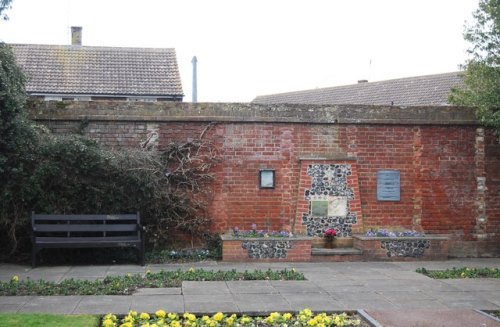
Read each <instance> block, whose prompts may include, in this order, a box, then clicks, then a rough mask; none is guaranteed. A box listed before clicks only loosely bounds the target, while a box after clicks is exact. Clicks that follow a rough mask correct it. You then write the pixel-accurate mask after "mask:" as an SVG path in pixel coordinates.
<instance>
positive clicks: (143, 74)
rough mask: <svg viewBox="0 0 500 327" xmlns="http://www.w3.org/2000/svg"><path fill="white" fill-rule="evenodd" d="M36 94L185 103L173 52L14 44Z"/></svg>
mask: <svg viewBox="0 0 500 327" xmlns="http://www.w3.org/2000/svg"><path fill="white" fill-rule="evenodd" d="M11 46H12V49H13V51H14V54H15V56H16V60H17V62H18V64H19V65H20V66H21V67H22V68H23V70H24V71H25V73H26V74H27V75H28V82H27V85H26V90H27V92H28V93H29V94H32V95H47V94H71V95H89V96H92V95H97V96H132V97H133V96H139V97H140V96H155V97H162V98H163V97H164V98H172V99H176V100H182V97H183V95H184V94H183V92H182V84H181V79H180V75H179V69H178V67H177V59H176V55H175V49H171V48H166V49H157V48H117V47H90V46H79V45H77V46H75V45H38V44H11Z"/></svg>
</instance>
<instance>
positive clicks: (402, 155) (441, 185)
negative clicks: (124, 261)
mask: <svg viewBox="0 0 500 327" xmlns="http://www.w3.org/2000/svg"><path fill="white" fill-rule="evenodd" d="M32 108H34V110H33V112H32V117H33V118H34V119H36V120H38V121H40V122H42V123H44V124H46V125H47V126H48V127H49V128H50V129H52V130H53V131H54V132H56V133H66V132H73V131H75V130H82V131H83V133H85V134H86V135H88V136H90V137H93V138H95V139H98V140H99V141H101V142H102V143H103V144H105V145H107V146H110V147H139V146H140V145H141V144H144V142H145V141H146V140H152V141H151V142H152V144H154V146H155V147H156V148H158V149H161V148H164V147H165V146H166V145H167V144H168V143H169V142H170V141H172V140H180V141H188V140H191V139H195V138H198V137H199V136H200V135H203V137H204V138H206V139H209V140H211V141H212V142H213V143H214V144H215V145H216V146H217V147H218V149H219V150H220V153H221V157H222V161H221V163H220V165H219V166H218V167H217V168H216V169H215V171H214V172H215V173H216V179H215V181H214V183H213V201H212V203H211V206H210V213H211V215H212V217H213V230H214V231H227V230H228V229H229V228H233V227H235V226H238V227H239V228H240V229H249V228H250V226H251V224H253V223H255V224H257V226H258V228H259V229H266V228H269V229H272V230H279V229H283V228H284V229H288V228H296V230H298V231H304V226H302V225H301V221H300V219H299V218H297V217H299V216H300V215H301V213H302V211H303V209H304V208H305V206H307V204H306V203H304V201H303V199H302V198H303V194H302V193H301V191H299V188H300V185H299V183H300V181H301V179H300V178H301V175H302V176H303V175H304V169H306V168H305V167H306V166H307V165H305V164H303V162H304V158H306V159H307V163H308V164H309V163H314V162H325V159H328V160H330V159H332V158H333V159H332V160H330V161H328V162H332V163H334V162H335V160H336V159H334V158H347V159H348V160H351V161H352V162H353V163H354V165H353V166H354V167H355V170H356V177H357V185H355V184H356V183H354V184H352V183H353V182H352V179H351V181H350V182H349V183H351V185H354V187H357V189H356V192H357V193H359V197H358V198H357V199H356V201H358V202H356V203H354V202H353V205H355V206H357V207H356V208H357V209H356V210H358V212H359V213H358V216H359V217H358V221H359V224H357V225H356V226H354V227H355V231H356V232H357V231H362V230H366V229H367V228H370V227H402V228H414V229H417V230H423V231H425V232H427V233H434V234H451V235H452V236H453V238H454V239H455V240H456V242H457V243H456V244H455V250H452V249H451V248H450V252H452V253H454V254H455V255H459V256H460V255H482V254H484V255H495V254H498V248H500V246H498V244H499V238H500V230H499V227H498V226H500V205H499V203H500V196H499V194H500V186H499V185H500V170H499V169H498V167H500V145H499V141H498V135H495V134H494V133H493V132H492V131H490V130H486V131H485V130H484V129H482V128H478V126H477V124H476V122H475V118H474V116H473V113H472V111H471V110H469V109H461V108H454V107H439V108H419V107H415V108H398V107H375V106H368V107H366V106H331V107H329V106H300V105H293V106H292V105H291V106H287V105H280V106H259V105H254V104H197V105H192V104H186V103H179V104H171V103H162V104H158V103H151V104H145V103H138V104H134V103H123V102H122V103H119V104H117V103H114V102H105V101H100V102H98V101H94V102H68V103H64V105H63V106H62V105H60V104H57V103H50V102H49V103H47V102H43V103H35V104H33V105H32ZM337 161H338V160H337ZM342 162H343V163H345V162H346V161H342ZM264 168H269V169H274V170H275V171H276V188H274V189H259V187H258V172H259V170H260V169H264ZM386 169H395V170H399V171H400V176H401V200H400V201H378V200H377V194H376V184H377V180H376V175H377V171H378V170H386ZM301 197H302V198H301ZM301 210H302V211H301Z"/></svg>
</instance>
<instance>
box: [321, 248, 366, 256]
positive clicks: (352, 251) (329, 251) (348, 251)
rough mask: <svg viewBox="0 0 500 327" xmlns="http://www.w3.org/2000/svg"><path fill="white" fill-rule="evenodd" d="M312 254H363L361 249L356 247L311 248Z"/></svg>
mask: <svg viewBox="0 0 500 327" xmlns="http://www.w3.org/2000/svg"><path fill="white" fill-rule="evenodd" d="M311 250H312V251H311V255H312V256H334V255H339V256H343V255H363V251H361V250H360V249H356V248H333V249H325V248H312V249H311Z"/></svg>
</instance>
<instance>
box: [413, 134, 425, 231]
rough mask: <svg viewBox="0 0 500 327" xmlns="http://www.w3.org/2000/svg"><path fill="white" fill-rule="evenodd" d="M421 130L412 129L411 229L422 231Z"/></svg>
mask: <svg viewBox="0 0 500 327" xmlns="http://www.w3.org/2000/svg"><path fill="white" fill-rule="evenodd" d="M422 148H423V147H422V130H421V129H420V127H415V128H414V129H413V174H414V182H413V186H414V188H415V190H414V194H413V214H412V217H413V229H415V230H422V177H423V176H422Z"/></svg>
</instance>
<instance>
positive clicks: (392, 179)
mask: <svg viewBox="0 0 500 327" xmlns="http://www.w3.org/2000/svg"><path fill="white" fill-rule="evenodd" d="M377 200H378V201H400V200H401V182H400V172H399V170H379V171H378V172H377Z"/></svg>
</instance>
